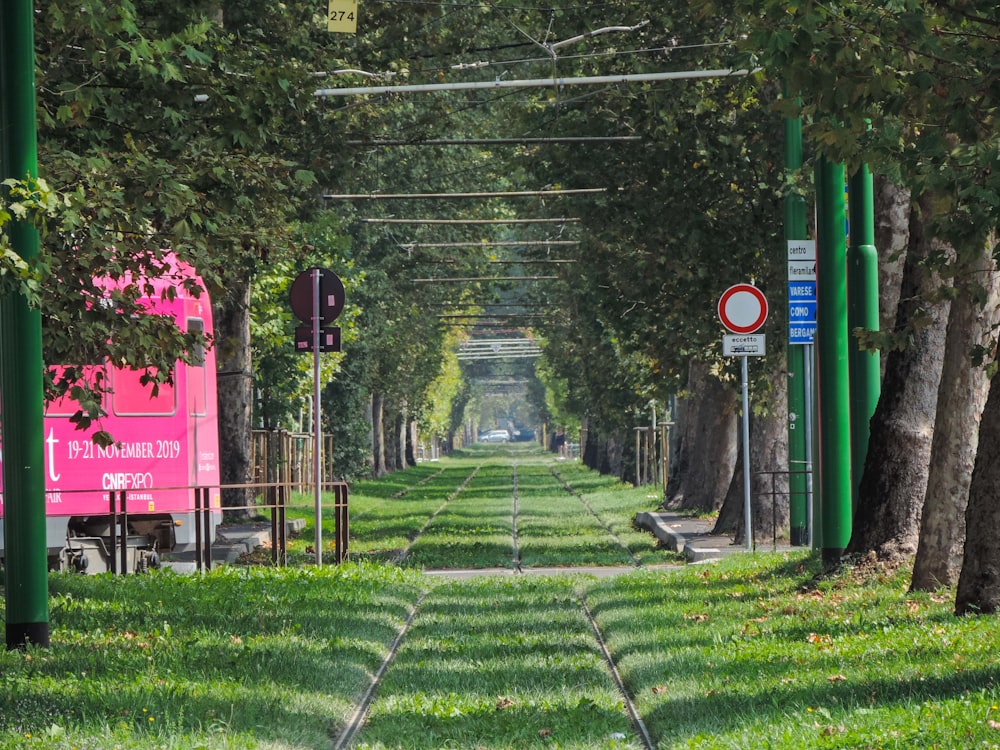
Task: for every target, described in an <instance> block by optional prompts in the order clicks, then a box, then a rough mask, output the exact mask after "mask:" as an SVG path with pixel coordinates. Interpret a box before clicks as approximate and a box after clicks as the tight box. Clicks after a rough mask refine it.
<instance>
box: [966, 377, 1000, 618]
mask: <svg viewBox="0 0 1000 750" xmlns="http://www.w3.org/2000/svg"><path fill="white" fill-rule="evenodd" d="M965 524H966V537H965V553H964V555H963V557H962V572H961V574H960V575H959V577H958V592H957V594H956V597H955V613H956V614H959V615H964V614H976V613H983V614H990V613H993V612H996V611H997V609H998V608H1000V545H998V544H997V538H998V535H1000V370H997V372H996V373H995V374H994V375H993V377H992V379H991V380H990V393H989V397H988V398H987V399H986V408H985V409H984V410H983V418H982V422H981V423H980V427H979V451H978V453H977V455H976V466H975V468H974V469H973V471H972V482H971V484H970V485H969V505H968V507H967V508H966V511H965Z"/></svg>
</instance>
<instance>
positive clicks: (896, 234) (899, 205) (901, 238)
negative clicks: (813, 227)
mask: <svg viewBox="0 0 1000 750" xmlns="http://www.w3.org/2000/svg"><path fill="white" fill-rule="evenodd" d="M874 182H875V195H874V198H875V247H876V248H878V290H879V293H878V294H879V326H880V327H881V329H882V330H883V331H891V330H892V329H893V328H895V326H896V310H897V308H898V307H899V289H900V285H901V284H902V281H903V262H904V259H905V257H906V246H907V244H908V243H909V239H910V227H909V222H910V191H909V190H907V189H906V188H904V187H901V186H899V185H896V184H895V183H893V182H890V181H889V180H887V179H886V178H885V177H883V176H881V175H876V176H875V180H874ZM881 362H882V374H883V375H885V366H886V358H885V357H882V360H881Z"/></svg>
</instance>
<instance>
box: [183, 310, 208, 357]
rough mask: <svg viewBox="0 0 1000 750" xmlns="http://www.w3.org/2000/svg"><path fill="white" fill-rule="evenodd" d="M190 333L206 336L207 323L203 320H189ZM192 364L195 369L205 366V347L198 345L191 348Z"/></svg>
mask: <svg viewBox="0 0 1000 750" xmlns="http://www.w3.org/2000/svg"><path fill="white" fill-rule="evenodd" d="M187 329H188V333H200V334H202V336H204V335H205V321H204V320H202V319H201V318H188V319H187ZM191 364H192V365H193V366H195V367H204V366H205V345H204V344H197V345H196V346H194V347H192V348H191Z"/></svg>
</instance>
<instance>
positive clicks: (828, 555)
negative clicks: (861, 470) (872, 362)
mask: <svg viewBox="0 0 1000 750" xmlns="http://www.w3.org/2000/svg"><path fill="white" fill-rule="evenodd" d="M816 172H817V174H816V207H817V212H816V213H817V222H816V224H817V232H818V234H819V238H818V244H817V248H816V258H817V271H816V273H817V277H818V278H817V283H818V289H817V298H818V299H817V309H816V339H817V357H818V370H819V372H818V378H817V380H818V384H819V389H818V390H819V420H818V422H819V434H820V440H819V443H820V445H819V463H820V470H819V471H820V492H821V496H822V502H823V505H822V511H821V515H822V525H823V546H822V556H823V562H824V564H826V565H828V566H829V565H837V564H839V563H840V558H841V557H842V556H843V553H844V549H845V548H846V547H847V543H848V542H849V541H850V540H851V425H850V421H851V414H850V389H849V386H848V364H847V348H848V330H847V237H846V232H845V226H844V224H845V219H846V216H845V211H844V184H845V182H844V165H843V164H831V163H830V162H829V161H828V160H827V159H825V158H820V159H819V160H818V163H817V167H816Z"/></svg>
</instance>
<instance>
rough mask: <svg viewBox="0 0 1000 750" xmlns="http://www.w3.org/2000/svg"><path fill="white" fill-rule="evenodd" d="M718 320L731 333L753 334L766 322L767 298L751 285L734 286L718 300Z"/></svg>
mask: <svg viewBox="0 0 1000 750" xmlns="http://www.w3.org/2000/svg"><path fill="white" fill-rule="evenodd" d="M719 320H721V321H722V325H724V326H725V327H726V330H728V331H730V332H731V333H753V332H754V331H757V330H759V329H760V327H761V326H763V325H764V321H765V320H767V298H766V297H764V293H763V292H762V291H761V290H760V289H758V288H757V287H755V286H754V285H753V284H734V285H733V286H731V287H729V288H728V289H727V290H726V291H724V292H723V293H722V296H721V297H720V298H719Z"/></svg>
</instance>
